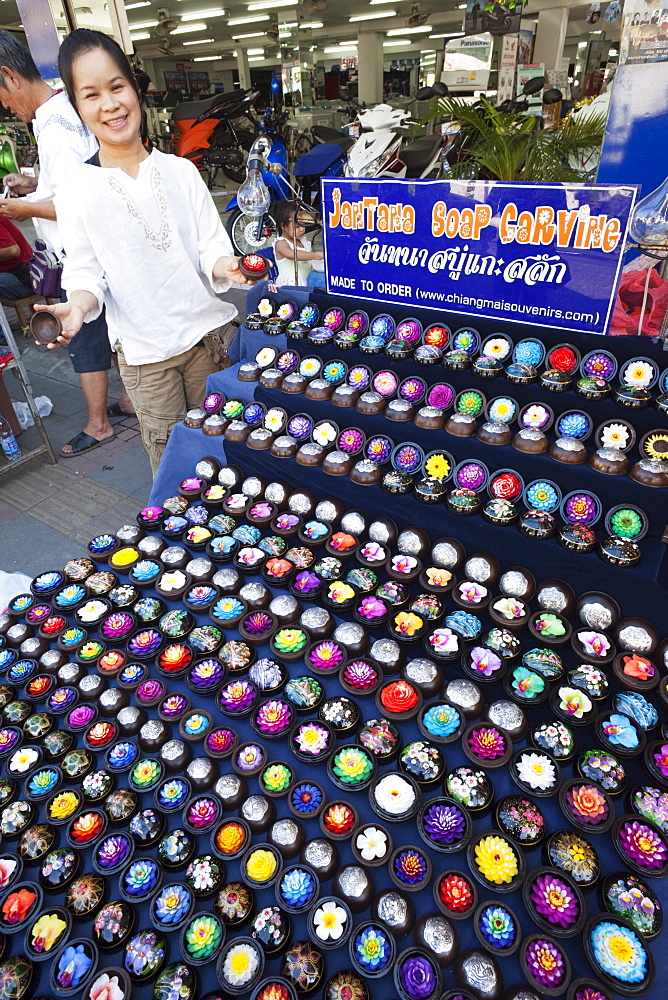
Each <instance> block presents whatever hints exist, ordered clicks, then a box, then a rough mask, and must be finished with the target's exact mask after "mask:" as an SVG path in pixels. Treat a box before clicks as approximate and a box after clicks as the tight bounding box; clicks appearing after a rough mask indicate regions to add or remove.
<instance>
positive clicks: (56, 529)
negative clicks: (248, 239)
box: [0, 289, 246, 576]
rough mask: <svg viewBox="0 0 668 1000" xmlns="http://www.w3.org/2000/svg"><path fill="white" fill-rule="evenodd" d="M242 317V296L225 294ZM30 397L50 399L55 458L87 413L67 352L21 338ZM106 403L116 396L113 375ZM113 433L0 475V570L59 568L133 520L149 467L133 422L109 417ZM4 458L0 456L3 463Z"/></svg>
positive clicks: (30, 441)
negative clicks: (73, 452)
mask: <svg viewBox="0 0 668 1000" xmlns="http://www.w3.org/2000/svg"><path fill="white" fill-rule="evenodd" d="M225 298H231V299H232V300H233V301H234V303H235V305H236V306H237V308H238V310H239V313H240V317H241V318H242V319H243V317H244V316H245V301H246V292H245V291H244V290H242V289H239V290H238V291H236V290H235V291H234V292H232V293H227V294H226V296H225ZM18 340H19V348H20V350H21V356H22V358H23V360H24V361H25V363H26V367H27V368H28V373H29V376H30V381H31V383H32V388H33V393H34V395H35V396H48V397H49V398H50V399H51V400H52V402H53V410H52V412H51V414H50V416H48V417H47V418H46V420H45V421H44V423H45V426H46V429H47V432H48V434H49V438H50V440H51V443H52V445H53V448H54V451H55V452H56V454H58V452H59V451H60V449H61V448H62V446H63V445H64V444H66V443H67V442H68V441H69V440H70V439H71V438H73V437H74V436H75V435H76V434H77V433H78V432H79V431H80V430H81V429H82V428H83V426H84V424H85V423H86V419H87V412H88V411H87V408H86V404H85V401H84V398H83V395H82V392H81V388H80V386H79V378H78V376H77V375H76V374H75V373H74V371H73V370H72V366H71V364H70V360H69V358H68V357H67V354H66V352H65V350H64V349H62V350H57V351H47V350H45V349H44V348H40V347H37V346H36V345H35V344H34V343H33V342H32V341H28V340H25V339H24V338H23V337H19V338H18ZM4 381H5V385H6V387H7V390H8V392H9V395H10V396H11V397H12V399H15V400H21V399H23V394H22V392H21V389H20V387H19V385H18V383H17V382H16V380H15V378H14V374H13V373H11V372H10V373H8V374H6V375H5V377H4ZM109 383H110V386H109V402H112V401H114V400H117V399H118V398H119V396H120V394H121V383H120V379H119V377H118V375H117V373H116V371H115V369H112V371H111V372H110V378H109ZM111 423H112V425H113V426H114V428H115V430H116V436H115V438H114V439H113V440H112V441H110V443H109V444H105V445H102V446H101V447H100V448H95V449H94V450H93V451H90V452H88V453H87V454H85V455H82V456H80V457H78V458H60V457H59V458H58V464H57V465H55V466H52V465H49V463H48V461H46V459H45V458H44V457H43V456H40V457H38V458H36V459H35V460H34V461H33V462H30V463H28V464H27V465H23V466H21V467H20V468H18V469H17V470H16V472H15V473H13V474H12V473H9V474H7V475H3V476H2V477H0V570H4V571H5V572H9V573H11V572H15V571H21V572H24V573H27V574H28V575H29V576H35V575H37V573H39V572H41V571H43V570H47V569H57V568H59V567H62V566H63V565H64V564H65V562H67V560H68V559H71V558H73V557H74V556H77V555H81V554H82V547H83V546H85V545H86V543H87V542H88V541H89V540H90V539H91V538H92V537H93V536H94V535H96V534H99V533H100V532H106V531H111V532H115V531H117V530H118V528H119V527H120V526H121V525H122V524H125V523H126V522H133V523H134V520H135V517H136V515H137V511H138V510H139V509H140V508H141V507H142V506H143V505H144V504H145V503H146V501H147V499H148V496H149V493H150V490H151V485H152V481H153V480H152V476H151V468H150V464H149V460H148V456H147V455H146V452H145V451H144V448H143V445H142V443H141V437H140V435H139V425H138V423H137V421H136V419H135V418H134V417H125V418H112V420H111ZM18 442H19V444H20V446H21V448H23V449H24V450H26V451H27V450H29V449H30V448H32V447H35V446H36V445H37V444H39V435H38V434H37V431H36V429H35V428H34V427H30V428H28V430H26V431H24V432H23V433H22V434H21V435H20V436H19V438H18ZM2 462H4V459H3V458H2V457H1V456H0V463H2Z"/></svg>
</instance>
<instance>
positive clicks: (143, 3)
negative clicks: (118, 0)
mask: <svg viewBox="0 0 668 1000" xmlns="http://www.w3.org/2000/svg"><path fill="white" fill-rule="evenodd" d="M150 6H151V0H139V3H126V5H125V9H126V10H136V9H137V7H150Z"/></svg>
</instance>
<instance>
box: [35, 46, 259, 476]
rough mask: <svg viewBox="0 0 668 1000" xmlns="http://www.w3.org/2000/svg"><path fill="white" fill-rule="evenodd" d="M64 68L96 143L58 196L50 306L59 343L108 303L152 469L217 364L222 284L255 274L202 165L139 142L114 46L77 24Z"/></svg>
mask: <svg viewBox="0 0 668 1000" xmlns="http://www.w3.org/2000/svg"><path fill="white" fill-rule="evenodd" d="M58 66H59V70H60V75H61V77H62V79H63V82H64V83H65V86H66V88H67V93H68V96H69V98H70V101H71V102H72V104H73V105H74V107H75V109H76V111H77V113H78V114H79V116H80V117H81V119H82V121H83V122H84V124H85V125H87V126H88V128H89V129H90V131H91V132H92V133H93V134H94V135H95V137H96V138H97V140H98V142H99V146H100V148H99V152H98V153H97V154H96V155H95V156H94V157H92V158H91V159H90V160H88V161H87V162H86V163H84V164H82V165H81V166H80V167H79V168H78V170H77V171H76V172H75V173H74V175H73V177H72V179H71V182H70V184H69V185H67V186H66V187H65V188H64V189H63V190H62V192H59V194H58V197H57V202H58V206H59V208H57V210H58V211H59V212H60V215H59V218H60V219H61V220H62V225H61V232H62V236H63V243H64V246H65V250H66V254H67V257H66V262H65V268H64V274H63V285H64V287H65V289H66V291H67V294H68V301H67V302H66V303H63V304H59V305H55V306H44V307H43V308H45V309H50V310H51V311H52V312H54V313H55V314H56V315H57V316H58V317H59V318H60V320H61V322H62V326H63V331H62V334H61V335H60V337H59V338H58V341H57V342H56V344H53V345H51V346H57V343H58V342H60V343H68V342H69V341H70V340H71V339H72V338H73V337H74V336H76V335H77V333H78V331H79V329H80V328H81V326H82V323H83V322H84V321H85V320H87V319H88V320H90V319H93V318H95V317H96V316H97V315H99V314H100V311H101V309H102V307H103V306H106V310H107V322H108V328H109V339H110V341H111V345H112V347H113V348H114V350H115V351H116V352H117V355H118V362H119V369H120V373H121V377H122V379H123V382H124V384H125V386H126V388H127V390H128V393H129V394H130V396H131V399H132V401H133V403H134V406H135V409H136V411H137V416H138V418H139V424H140V427H141V432H142V440H143V442H144V446H145V448H146V450H147V451H148V454H149V458H150V460H151V466H152V468H153V472H154V473H155V472H156V470H157V467H158V464H159V462H160V459H161V457H162V452H163V450H164V447H165V443H166V441H167V438H168V436H169V432H170V431H171V429H172V427H173V426H174V424H176V423H178V421H179V420H181V419H183V417H184V416H185V414H186V410H187V409H189V408H191V407H193V406H197V405H199V404H200V403H201V401H202V398H203V397H204V393H205V386H206V379H207V377H208V376H209V375H210V374H211V372H213V371H214V370H215V368H216V367H217V362H216V360H215V345H214V335H216V334H218V335H220V334H221V333H222V332H223V330H224V328H226V327H227V326H228V325H229V323H230V322H231V321H232V320H233V319H234V316H235V315H236V309H235V307H234V306H233V305H231V304H230V303H226V302H223V301H221V300H220V299H219V298H217V296H216V292H225V291H226V290H227V289H228V288H229V286H230V283H231V282H236V283H237V284H241V285H245V284H250V283H251V282H250V281H249V280H248V279H247V278H245V277H244V276H243V275H242V274H241V272H240V271H239V268H238V265H237V261H236V259H235V258H234V257H233V256H232V246H231V244H230V241H229V239H228V237H227V234H226V233H225V230H224V229H223V227H222V225H221V222H220V218H219V216H218V212H217V210H216V207H215V205H214V203H213V201H212V199H211V196H210V195H209V193H208V191H207V189H206V187H205V185H204V183H203V181H202V180H201V178H200V177H199V174H198V172H197V169H196V168H195V167H194V166H193V164H192V163H190V162H189V161H188V160H185V159H183V158H176V157H174V156H167V155H165V154H164V153H161V152H160V151H159V150H156V149H151V148H150V147H149V148H147V147H146V146H145V145H144V144H143V142H142V138H141V136H140V127H141V106H140V99H139V94H138V91H137V87H136V83H135V80H134V76H133V73H132V70H131V68H130V65H129V63H128V60H127V58H126V56H125V55H124V53H123V52H122V50H121V49H120V48H119V46H118V45H117V44H116V42H114V41H113V40H112V39H111V38H108V37H107V36H106V35H103V34H102V33H100V32H98V31H89V30H86V29H80V30H77V31H73V32H72V33H71V34H70V35H68V36H67V38H66V39H65V40H64V42H63V44H62V46H61V48H60V54H59V57H58ZM156 304H158V306H159V308H156Z"/></svg>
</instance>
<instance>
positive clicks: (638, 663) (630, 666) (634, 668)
mask: <svg viewBox="0 0 668 1000" xmlns="http://www.w3.org/2000/svg"><path fill="white" fill-rule="evenodd" d="M622 662H623V664H624V673H625V674H627V676H629V677H637V678H638V680H641V681H649V680H651V679H652V677H654V667H653V666H652V664H651V663H650V661H649V660H646V659H645V657H644V656H638V654H637V653H634V654H633V656H625V657H623V659H622Z"/></svg>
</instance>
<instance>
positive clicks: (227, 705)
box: [218, 679, 255, 712]
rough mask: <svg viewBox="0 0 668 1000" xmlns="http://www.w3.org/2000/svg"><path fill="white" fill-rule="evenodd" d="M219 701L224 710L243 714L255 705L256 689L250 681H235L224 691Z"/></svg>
mask: <svg viewBox="0 0 668 1000" xmlns="http://www.w3.org/2000/svg"><path fill="white" fill-rule="evenodd" d="M218 700H219V703H220V707H221V708H222V709H223V710H225V709H228V710H231V711H234V712H242V711H244V710H245V709H247V708H250V706H251V705H252V704H253V702H254V700H255V688H253V686H252V685H251V684H249V683H248V681H244V680H239V679H235V680H233V681H231V682H230V683H229V684H227V685H226V686H225V687H224V688H223V689H222V691H221V692H220V694H219V695H218Z"/></svg>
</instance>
